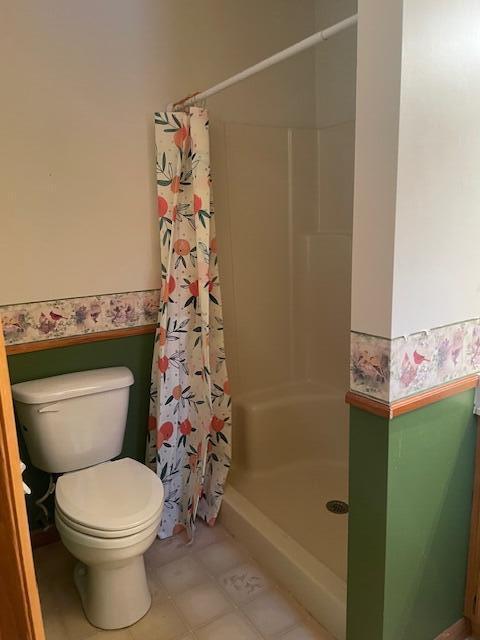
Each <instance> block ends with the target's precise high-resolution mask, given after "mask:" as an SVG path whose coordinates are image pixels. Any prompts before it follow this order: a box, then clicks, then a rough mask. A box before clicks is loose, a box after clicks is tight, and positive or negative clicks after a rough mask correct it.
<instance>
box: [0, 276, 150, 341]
mask: <svg viewBox="0 0 480 640" xmlns="http://www.w3.org/2000/svg"><path fill="white" fill-rule="evenodd" d="M159 300H160V292H159V290H157V289H152V290H148V291H130V292H127V293H107V294H102V295H97V296H86V297H83V298H67V299H64V300H47V301H44V302H27V303H24V304H12V305H5V306H0V317H1V319H2V324H3V333H4V336H5V343H6V344H7V345H13V344H22V343H25V342H37V341H39V340H52V339H54V338H67V337H71V336H77V335H84V334H87V333H97V332H99V331H112V330H114V329H125V328H127V327H140V326H143V325H147V324H155V323H156V322H157V314H158V305H159Z"/></svg>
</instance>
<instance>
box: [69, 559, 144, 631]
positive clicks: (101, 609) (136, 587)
mask: <svg viewBox="0 0 480 640" xmlns="http://www.w3.org/2000/svg"><path fill="white" fill-rule="evenodd" d="M73 577H74V581H75V585H76V587H77V590H78V593H79V594H80V599H81V601H82V605H83V610H84V612H85V615H86V617H87V618H88V620H89V621H90V622H91V624H93V625H94V626H95V627H99V628H100V629H122V628H123V627H129V626H131V625H132V624H135V622H137V621H138V620H140V618H143V616H144V615H145V614H146V613H147V611H148V610H149V609H150V606H151V604H152V597H151V595H150V591H149V589H148V584H147V576H146V574H145V564H144V561H143V555H140V556H136V557H134V558H130V559H128V560H126V561H125V560H123V561H119V562H115V563H109V564H96V565H91V566H87V565H85V564H83V563H82V562H78V563H77V565H76V566H75V570H74V575H73Z"/></svg>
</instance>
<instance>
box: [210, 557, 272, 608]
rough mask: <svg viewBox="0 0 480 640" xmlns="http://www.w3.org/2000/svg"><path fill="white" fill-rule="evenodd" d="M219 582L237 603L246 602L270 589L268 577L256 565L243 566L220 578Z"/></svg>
mask: <svg viewBox="0 0 480 640" xmlns="http://www.w3.org/2000/svg"><path fill="white" fill-rule="evenodd" d="M219 582H220V584H221V585H222V587H223V588H224V589H225V590H226V591H227V593H228V594H229V596H230V597H231V598H233V600H235V602H237V603H239V602H246V601H247V600H251V599H252V598H254V597H255V596H258V595H259V594H260V593H262V591H265V590H266V589H267V587H268V580H267V578H266V576H265V575H264V574H263V573H262V572H261V571H260V569H259V568H258V567H256V566H255V565H254V564H243V565H240V566H237V567H234V568H233V569H230V571H227V572H226V573H224V574H223V575H221V576H220V578H219Z"/></svg>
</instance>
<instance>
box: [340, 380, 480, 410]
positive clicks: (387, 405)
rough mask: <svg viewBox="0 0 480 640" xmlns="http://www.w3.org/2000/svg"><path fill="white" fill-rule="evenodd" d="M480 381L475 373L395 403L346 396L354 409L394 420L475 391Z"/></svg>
mask: <svg viewBox="0 0 480 640" xmlns="http://www.w3.org/2000/svg"><path fill="white" fill-rule="evenodd" d="M478 380H479V375H478V374H477V373H474V374H472V375H470V376H466V377H464V378H459V379H458V380H452V381H451V382H446V383H445V384H441V385H439V386H438V387H433V388H432V389H428V390H427V391H422V392H421V393H416V394H415V395H413V396H408V397H407V398H402V399H401V400H395V401H394V402H381V401H380V400H375V399H374V398H369V397H368V396H364V395H362V394H361V393H356V392H355V391H348V392H347V394H346V396H345V402H347V403H348V404H350V405H352V406H353V407H358V408H359V409H362V410H363V411H368V412H369V413H373V414H375V415H377V416H381V417H382V418H388V419H389V420H391V419H392V418H396V417H398V416H401V415H403V414H404V413H409V412H410V411H415V410H416V409H421V408H422V407H426V406H428V405H429V404H433V403H434V402H438V401H439V400H444V399H445V398H449V397H451V396H454V395H457V394H458V393H462V391H468V389H474V388H475V387H476V386H477V384H478Z"/></svg>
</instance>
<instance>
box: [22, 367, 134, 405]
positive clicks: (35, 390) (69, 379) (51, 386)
mask: <svg viewBox="0 0 480 640" xmlns="http://www.w3.org/2000/svg"><path fill="white" fill-rule="evenodd" d="M133 382H134V380H133V374H132V372H131V371H130V369H128V368H127V367H108V368H106V369H93V370H90V371H77V372H76V373H65V374H63V375H60V376H53V377H51V378H41V379H39V380H29V381H28V382H19V383H17V384H14V385H12V395H13V398H14V400H17V401H18V402H23V403H25V404H43V403H45V402H58V401H59V400H66V399H68V398H77V397H79V396H87V395H91V394H94V393H100V392H102V391H111V390H113V389H121V388H123V387H129V386H130V385H132V384H133Z"/></svg>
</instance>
